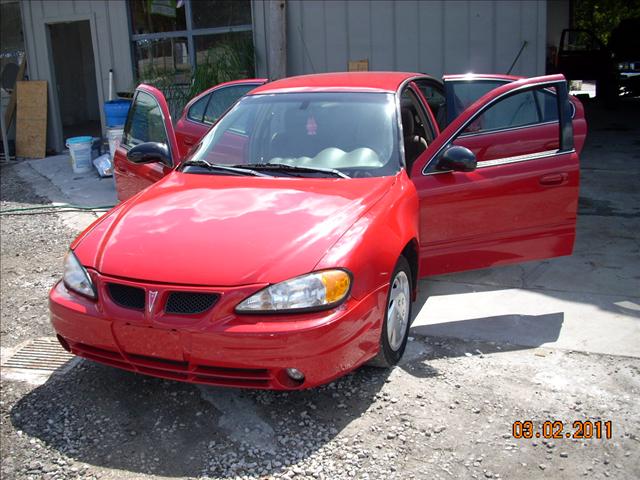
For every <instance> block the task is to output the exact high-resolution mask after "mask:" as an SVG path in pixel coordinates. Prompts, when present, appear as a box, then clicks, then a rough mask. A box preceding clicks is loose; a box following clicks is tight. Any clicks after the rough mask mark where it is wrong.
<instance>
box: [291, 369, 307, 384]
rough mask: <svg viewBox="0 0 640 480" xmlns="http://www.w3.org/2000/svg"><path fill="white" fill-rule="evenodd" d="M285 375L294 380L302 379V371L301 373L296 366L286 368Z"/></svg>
mask: <svg viewBox="0 0 640 480" xmlns="http://www.w3.org/2000/svg"><path fill="white" fill-rule="evenodd" d="M287 375H289V378H290V379H291V380H294V381H296V382H303V381H304V373H302V372H301V371H300V370H298V369H297V368H287Z"/></svg>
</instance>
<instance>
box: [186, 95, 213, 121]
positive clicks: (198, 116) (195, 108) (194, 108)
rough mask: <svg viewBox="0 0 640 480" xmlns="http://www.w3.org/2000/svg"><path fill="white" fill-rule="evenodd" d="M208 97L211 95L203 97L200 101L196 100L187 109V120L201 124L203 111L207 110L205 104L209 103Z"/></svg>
mask: <svg viewBox="0 0 640 480" xmlns="http://www.w3.org/2000/svg"><path fill="white" fill-rule="evenodd" d="M210 96H211V94H209V95H205V96H204V97H202V98H201V99H200V100H198V101H197V102H195V103H194V104H193V105H191V107H190V108H189V111H188V112H187V118H188V119H189V120H193V121H195V122H200V123H202V118H203V117H204V111H205V110H206V108H207V103H209V97H210Z"/></svg>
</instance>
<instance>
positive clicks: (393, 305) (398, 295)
mask: <svg viewBox="0 0 640 480" xmlns="http://www.w3.org/2000/svg"><path fill="white" fill-rule="evenodd" d="M410 295H411V293H410V291H409V279H408V278H407V274H406V273H405V272H398V274H397V275H396V276H395V278H394V279H393V282H392V283H391V294H390V295H389V305H387V338H388V340H389V346H390V347H391V349H392V350H393V351H394V352H396V351H398V350H399V349H400V347H401V346H402V341H403V340H404V337H405V333H406V331H407V327H408V326H409V302H410V301H411V300H410Z"/></svg>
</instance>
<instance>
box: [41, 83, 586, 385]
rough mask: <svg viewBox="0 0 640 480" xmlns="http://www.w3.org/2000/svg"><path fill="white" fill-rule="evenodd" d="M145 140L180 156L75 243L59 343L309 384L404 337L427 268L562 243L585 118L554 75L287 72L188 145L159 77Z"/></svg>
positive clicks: (236, 376) (125, 361) (164, 369)
mask: <svg viewBox="0 0 640 480" xmlns="http://www.w3.org/2000/svg"><path fill="white" fill-rule="evenodd" d="M136 102H139V103H140V105H146V106H147V107H149V108H147V109H146V110H145V112H146V113H147V115H146V117H145V118H146V122H144V123H145V126H146V127H148V128H149V129H150V130H151V129H154V130H155V129H157V130H156V131H158V132H161V133H162V134H163V135H165V137H164V139H165V140H166V141H163V142H161V143H159V142H143V141H142V140H141V139H140V137H138V136H136V135H134V134H133V133H132V132H134V131H136V129H137V128H142V127H141V126H140V125H136V124H135V123H136V122H137V121H138V120H136V119H137V118H138V117H136V116H135V115H134V116H133V119H130V121H129V122H128V127H127V128H128V129H129V132H128V133H125V139H124V142H123V146H122V147H121V148H122V150H124V151H126V155H127V160H126V161H127V162H129V163H132V164H136V165H152V164H154V163H155V164H156V165H167V166H169V165H173V164H174V162H176V163H178V162H180V164H179V166H177V167H176V168H174V169H173V170H172V171H171V173H169V174H168V175H166V176H165V177H164V178H163V179H161V180H160V181H158V182H157V183H155V184H154V185H153V186H151V187H149V188H146V189H144V190H143V191H141V192H139V193H137V194H136V195H134V196H133V197H132V198H131V199H129V200H127V201H125V202H123V203H121V204H120V205H118V206H117V207H116V208H114V209H113V210H112V211H110V212H109V213H108V214H107V215H105V216H103V217H101V218H100V219H99V220H97V221H96V222H95V223H94V224H93V225H92V226H91V227H89V228H88V229H87V230H86V231H85V232H84V233H82V234H81V235H80V236H79V237H78V238H77V239H76V240H75V241H74V242H73V244H72V245H71V251H70V252H69V254H68V255H67V257H66V259H65V272H64V277H63V279H62V280H61V281H60V282H59V283H58V284H57V285H56V286H55V287H54V288H53V289H52V290H51V293H50V310H51V319H52V323H53V326H54V328H55V330H56V332H57V334H58V338H59V340H60V342H61V344H62V345H63V347H64V348H66V349H67V350H69V351H71V352H73V353H75V354H77V355H81V356H83V357H85V358H89V359H92V360H95V361H98V362H102V363H105V364H108V365H113V366H115V367H119V368H123V369H126V370H131V371H134V372H139V373H144V374H149V375H153V376H157V377H163V378H169V379H176V380H182V381H187V382H194V383H204V384H211V385H227V386H235V387H248V388H269V389H299V388H307V387H313V386H317V385H320V384H323V383H326V382H329V381H331V380H332V379H334V378H336V377H339V376H341V375H344V374H345V373H347V372H349V371H350V370H353V369H354V368H357V367H358V366H359V365H362V364H364V363H366V362H370V363H373V364H375V365H379V366H387V367H388V366H392V365H394V364H395V363H396V362H398V361H399V360H400V358H401V357H402V354H403V352H404V349H405V345H406V342H407V336H408V331H409V323H410V320H411V301H412V299H414V298H415V296H416V285H417V280H418V279H419V278H420V277H423V276H426V275H433V274H441V273H447V272H458V271H463V270H470V269H477V268H484V267H493V266H497V265H506V264H510V263H517V262H525V261H529V260H536V259H543V258H550V257H556V256H561V255H569V254H571V251H572V249H573V243H574V238H575V226H576V207H577V203H578V181H579V160H578V154H579V152H580V150H581V149H582V146H583V144H584V140H585V135H586V122H585V119H584V113H583V109H582V106H581V105H580V103H579V102H578V101H577V100H575V99H573V98H571V97H570V96H569V95H568V93H567V85H566V82H565V80H564V77H562V76H561V75H552V76H546V77H537V78H530V79H521V80H514V79H513V78H506V77H497V76H484V77H478V76H476V77H460V76H458V77H449V79H448V80H447V81H446V82H445V84H444V85H443V83H442V82H440V81H438V80H436V79H434V78H431V77H428V76H426V75H422V74H413V73H399V72H367V73H360V72H359V73H335V74H323V75H310V76H301V77H293V78H287V79H283V80H279V81H275V82H272V83H268V84H265V85H263V86H261V87H258V88H256V89H255V90H252V91H251V92H250V93H249V94H247V95H246V96H244V97H243V98H241V99H240V100H239V101H238V102H237V103H236V104H235V105H234V106H233V107H232V108H231V109H230V110H228V111H227V113H226V114H225V115H224V116H222V117H221V118H220V119H219V120H218V121H217V123H215V125H214V126H213V127H212V128H211V130H210V131H209V132H208V133H207V134H206V135H205V137H204V138H203V139H202V140H201V141H200V142H199V144H198V146H197V148H195V149H193V150H192V151H191V153H190V154H189V155H188V156H187V157H186V158H185V159H181V158H180V156H179V153H178V152H179V149H178V146H177V142H176V138H175V136H174V134H173V128H172V126H171V123H170V122H169V121H168V119H169V115H168V109H167V105H166V103H165V101H164V99H163V98H162V96H161V94H160V93H159V92H158V91H157V90H155V89H153V88H152V87H148V86H141V87H140V88H139V90H138V94H137V97H136ZM134 106H135V105H134Z"/></svg>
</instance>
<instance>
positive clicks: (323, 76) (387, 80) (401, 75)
mask: <svg viewBox="0 0 640 480" xmlns="http://www.w3.org/2000/svg"><path fill="white" fill-rule="evenodd" d="M426 76H427V75H424V74H422V73H410V72H334V73H318V74H313V75H300V76H296V77H288V78H283V79H281V80H276V81H274V82H270V83H266V84H264V85H262V86H260V87H258V88H255V89H254V90H252V91H251V92H250V93H249V95H259V94H271V93H294V92H396V91H397V90H398V88H399V87H400V85H401V84H402V83H403V82H404V81H406V80H407V79H410V78H414V77H426Z"/></svg>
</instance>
